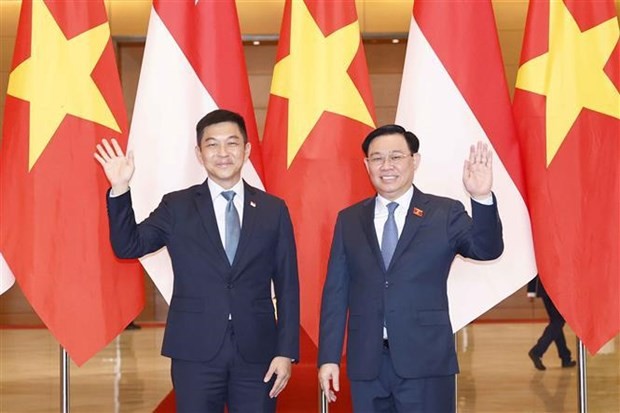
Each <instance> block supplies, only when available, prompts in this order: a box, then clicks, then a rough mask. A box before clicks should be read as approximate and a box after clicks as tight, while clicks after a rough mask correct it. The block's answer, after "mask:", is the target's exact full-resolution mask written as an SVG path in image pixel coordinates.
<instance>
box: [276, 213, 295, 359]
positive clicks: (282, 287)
mask: <svg viewBox="0 0 620 413" xmlns="http://www.w3.org/2000/svg"><path fill="white" fill-rule="evenodd" d="M273 285H274V290H275V293H276V298H277V303H278V305H277V311H278V348H277V355H279V356H283V357H288V358H291V359H294V360H295V362H298V361H299V276H298V272H297V250H296V246H295V236H294V233H293V224H292V223H291V216H290V214H289V212H288V208H287V207H286V205H285V204H282V209H281V211H280V220H279V230H278V243H277V246H276V274H275V276H274V282H273Z"/></svg>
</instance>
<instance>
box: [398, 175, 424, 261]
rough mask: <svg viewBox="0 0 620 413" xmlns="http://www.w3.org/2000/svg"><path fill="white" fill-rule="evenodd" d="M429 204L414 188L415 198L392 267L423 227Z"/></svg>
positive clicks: (412, 200)
mask: <svg viewBox="0 0 620 413" xmlns="http://www.w3.org/2000/svg"><path fill="white" fill-rule="evenodd" d="M427 202H428V199H427V197H426V196H425V195H424V193H422V192H421V191H420V190H419V189H418V188H416V187H415V186H414V188H413V197H412V198H411V203H410V204H409V208H408V209H407V215H406V217H405V226H404V227H403V232H402V233H401V234H400V237H399V238H398V244H396V250H395V251H394V255H393V256H392V261H391V262H390V267H392V266H393V265H394V263H395V262H396V260H398V258H399V257H400V256H401V255H402V254H403V252H404V251H405V249H406V248H407V246H408V245H409V244H410V243H411V240H412V239H413V237H414V236H415V234H416V232H418V229H419V228H420V225H422V222H423V220H424V209H425V207H426V203H427Z"/></svg>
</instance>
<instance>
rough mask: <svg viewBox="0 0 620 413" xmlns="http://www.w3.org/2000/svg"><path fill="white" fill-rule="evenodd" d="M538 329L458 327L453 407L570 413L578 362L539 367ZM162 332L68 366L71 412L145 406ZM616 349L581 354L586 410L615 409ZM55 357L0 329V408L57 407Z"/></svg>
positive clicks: (35, 341) (159, 362) (163, 391)
mask: <svg viewBox="0 0 620 413" xmlns="http://www.w3.org/2000/svg"><path fill="white" fill-rule="evenodd" d="M543 328H544V324H525V323H524V324H474V325H470V326H468V327H466V328H465V329H463V330H462V331H461V332H459V334H458V335H457V336H456V344H457V348H458V355H459V363H460V366H461V374H460V375H459V376H458V381H457V392H458V394H457V403H458V406H457V407H458V412H459V413H468V412H482V413H496V412H509V413H512V412H514V413H518V412H528V413H534V412H567V413H568V412H577V411H578V394H577V368H570V369H563V368H561V367H560V361H559V359H558V358H557V354H555V352H554V351H548V352H547V354H545V358H544V362H545V365H546V366H547V370H545V371H538V370H536V369H534V366H533V365H532V363H531V361H530V359H529V358H528V356H527V351H528V350H529V349H530V348H531V346H532V345H533V343H534V342H535V340H536V339H537V338H538V336H539V335H540V332H541V331H542V329H543ZM162 333H163V329H162V328H159V327H158V328H149V327H145V328H142V329H141V330H129V331H125V332H123V333H122V334H121V335H120V336H119V337H118V338H117V339H116V340H114V341H113V342H112V343H110V344H109V345H108V346H107V347H106V348H105V349H104V350H102V351H101V352H99V353H98V354H97V355H96V356H95V357H93V358H92V359H91V360H89V361H88V362H87V363H85V364H84V366H82V367H80V368H78V367H76V366H75V365H72V367H71V372H70V374H71V377H70V379H71V380H70V382H71V393H70V401H71V408H72V411H74V412H79V413H102V412H123V413H138V412H140V413H143V412H152V411H153V409H154V408H155V407H156V406H157V405H158V404H159V402H160V401H161V400H162V399H163V398H164V397H165V396H166V395H167V394H168V392H169V391H170V389H171V384H170V373H169V369H170V363H169V360H168V359H167V358H164V357H162V356H160V345H161V340H162ZM565 333H566V336H567V341H568V343H569V347H570V348H571V351H572V352H573V354H575V355H576V354H577V352H576V351H575V346H576V339H575V335H574V334H573V333H572V332H571V331H570V329H569V328H567V327H565ZM619 348H620V338H619V337H616V338H615V339H614V340H612V341H611V342H610V343H608V344H607V345H606V346H604V347H603V349H602V350H601V352H600V354H599V355H597V356H596V357H588V358H587V372H588V376H587V384H588V410H589V412H591V413H599V412H600V413H617V412H620V356H619V354H618V349H619ZM58 360H59V346H58V344H57V343H56V342H55V340H54V339H53V337H52V336H51V335H50V334H49V332H48V331H47V330H45V329H34V330H12V329H0V412H2V413H5V412H6V413H34V412H36V413H46V412H50V413H52V412H57V411H59V406H60V401H59V363H58ZM293 374H295V370H294V369H293ZM317 411H318V407H317ZM287 413H288V412H287Z"/></svg>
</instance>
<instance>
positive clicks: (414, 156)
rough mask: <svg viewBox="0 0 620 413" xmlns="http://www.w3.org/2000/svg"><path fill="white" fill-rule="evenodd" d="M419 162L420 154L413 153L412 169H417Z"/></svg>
mask: <svg viewBox="0 0 620 413" xmlns="http://www.w3.org/2000/svg"><path fill="white" fill-rule="evenodd" d="M420 162H422V156H420V154H419V153H414V154H413V170H414V171H415V170H417V169H418V166H420Z"/></svg>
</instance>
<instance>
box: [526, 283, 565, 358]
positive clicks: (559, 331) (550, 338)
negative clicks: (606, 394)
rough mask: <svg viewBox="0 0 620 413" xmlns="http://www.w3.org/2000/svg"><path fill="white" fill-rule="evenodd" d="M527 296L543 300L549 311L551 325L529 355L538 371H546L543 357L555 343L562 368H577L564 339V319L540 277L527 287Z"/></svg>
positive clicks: (548, 325)
mask: <svg viewBox="0 0 620 413" xmlns="http://www.w3.org/2000/svg"><path fill="white" fill-rule="evenodd" d="M527 294H528V296H529V297H531V298H533V297H540V298H542V300H543V304H544V305H545V310H547V315H548V316H549V324H547V327H546V328H545V331H543V333H542V335H541V336H540V338H539V339H538V341H537V342H536V344H535V345H534V347H532V348H531V349H530V351H529V352H528V353H527V355H528V356H529V357H530V359H531V360H532V363H534V367H535V368H536V369H537V370H546V369H547V368H546V367H545V365H544V364H543V362H542V356H543V354H545V352H546V351H547V349H548V348H549V346H550V345H551V343H554V342H555V346H556V348H557V349H558V356H559V357H560V359H561V360H562V367H564V368H567V367H575V366H576V365H577V362H575V361H574V360H573V359H572V357H571V353H570V350H569V349H568V346H567V345H566V338H565V337H564V330H563V328H564V324H565V323H566V322H565V321H564V317H562V314H560V312H559V311H558V309H557V308H556V307H555V305H554V304H553V301H551V298H549V295H548V294H547V291H546V290H545V287H544V286H543V284H542V282H541V281H540V276H536V277H535V278H534V279H533V280H532V281H530V282H529V283H528V285H527Z"/></svg>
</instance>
